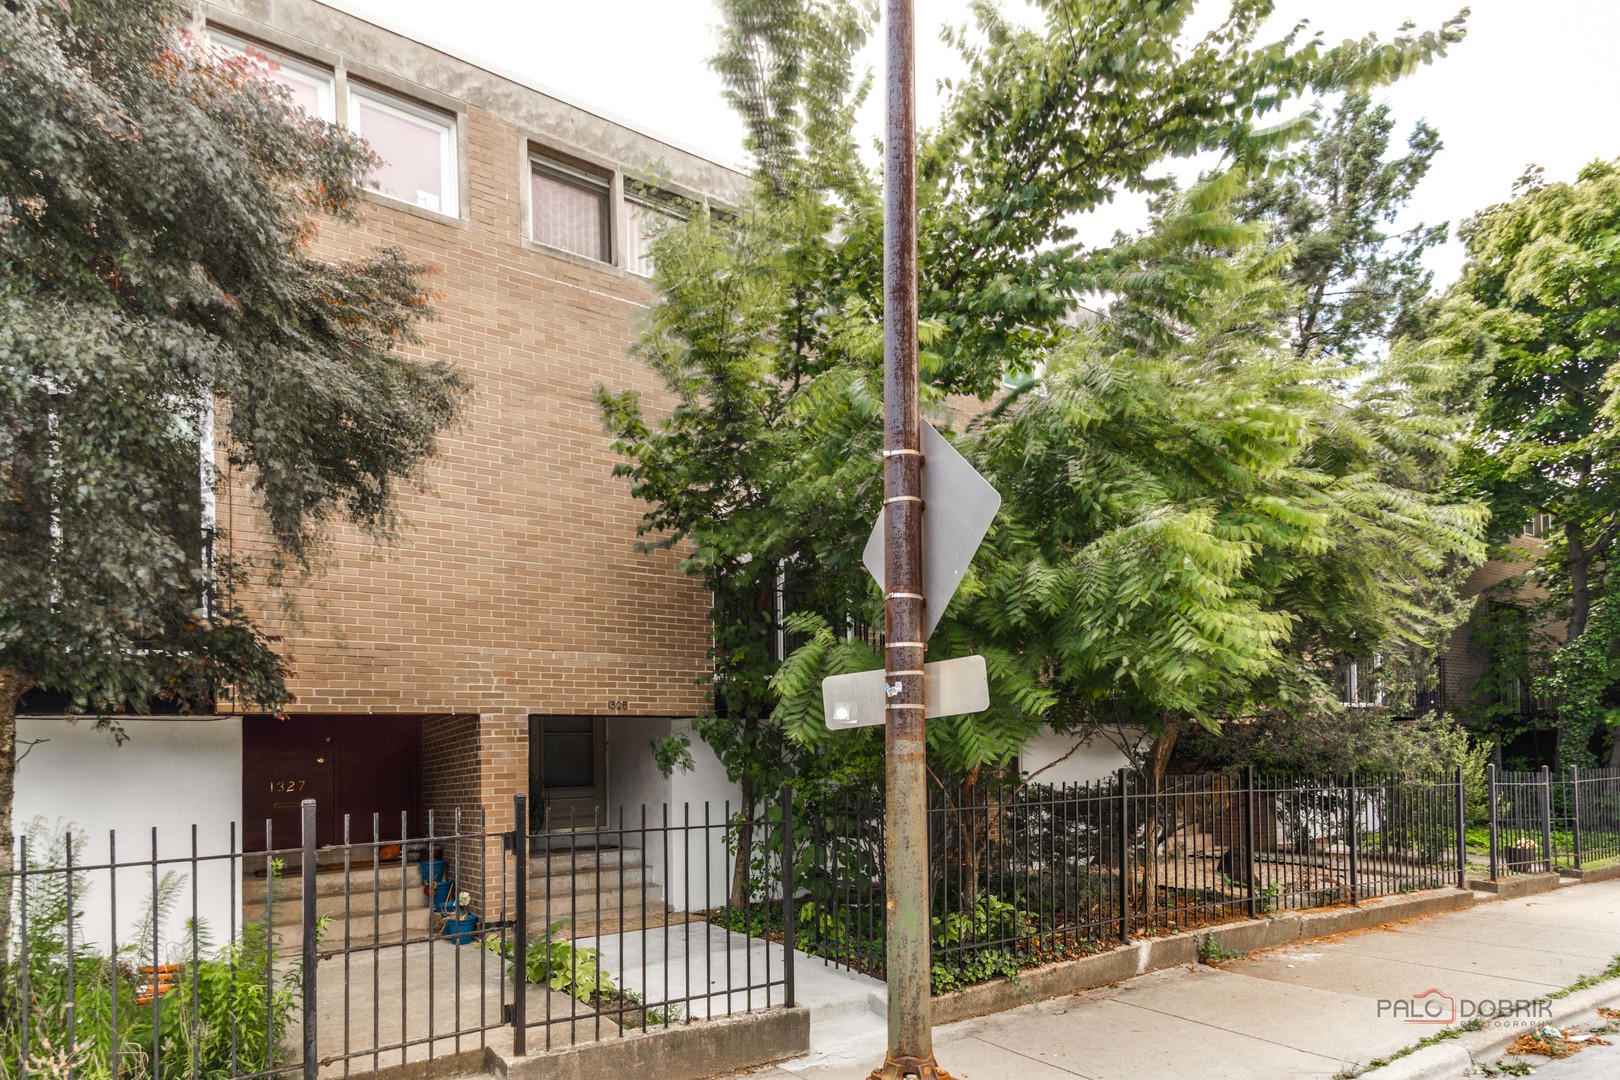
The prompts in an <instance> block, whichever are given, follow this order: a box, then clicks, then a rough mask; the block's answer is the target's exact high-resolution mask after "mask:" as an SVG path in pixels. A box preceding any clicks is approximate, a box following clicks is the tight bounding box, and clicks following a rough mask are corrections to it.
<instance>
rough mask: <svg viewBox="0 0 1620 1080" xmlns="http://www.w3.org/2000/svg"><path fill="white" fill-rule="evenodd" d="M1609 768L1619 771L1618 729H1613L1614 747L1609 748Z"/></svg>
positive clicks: (1619, 737)
mask: <svg viewBox="0 0 1620 1080" xmlns="http://www.w3.org/2000/svg"><path fill="white" fill-rule="evenodd" d="M1609 768H1611V769H1620V727H1616V728H1615V729H1614V745H1613V746H1611V747H1609Z"/></svg>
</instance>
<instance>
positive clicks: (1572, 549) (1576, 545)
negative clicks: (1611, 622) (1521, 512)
mask: <svg viewBox="0 0 1620 1080" xmlns="http://www.w3.org/2000/svg"><path fill="white" fill-rule="evenodd" d="M1564 539H1565V541H1566V542H1567V547H1566V549H1565V551H1566V554H1565V560H1566V562H1567V563H1568V566H1569V628H1568V629H1567V630H1565V631H1564V641H1565V642H1566V643H1567V642H1571V641H1574V640H1575V639H1576V638H1578V637H1580V636H1581V634H1583V633H1584V632H1585V631H1586V621H1587V619H1588V618H1589V617H1590V615H1591V611H1592V589H1591V585H1590V583H1589V581H1588V576H1587V570H1588V569H1589V568H1590V566H1591V560H1592V553H1591V552H1590V551H1588V550H1587V549H1586V543H1585V537H1584V536H1583V535H1582V534H1581V527H1580V526H1579V525H1576V524H1575V523H1574V522H1565V523H1564Z"/></svg>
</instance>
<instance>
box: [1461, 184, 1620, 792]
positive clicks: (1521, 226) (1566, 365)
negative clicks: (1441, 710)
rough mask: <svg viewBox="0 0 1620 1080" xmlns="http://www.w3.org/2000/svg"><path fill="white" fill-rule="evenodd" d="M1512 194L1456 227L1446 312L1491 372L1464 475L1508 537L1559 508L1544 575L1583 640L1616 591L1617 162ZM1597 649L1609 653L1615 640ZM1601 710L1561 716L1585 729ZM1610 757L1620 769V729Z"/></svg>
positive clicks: (1619, 506) (1619, 459)
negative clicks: (1599, 606) (1454, 268)
mask: <svg viewBox="0 0 1620 1080" xmlns="http://www.w3.org/2000/svg"><path fill="white" fill-rule="evenodd" d="M1515 192H1516V197H1515V198H1514V199H1513V200H1512V201H1510V202H1505V203H1501V204H1498V205H1496V206H1493V207H1490V208H1489V209H1487V210H1485V211H1483V212H1481V213H1480V214H1478V215H1476V216H1475V217H1473V218H1471V219H1470V220H1469V221H1467V222H1466V223H1464V225H1463V226H1462V228H1461V230H1460V234H1461V236H1462V238H1463V240H1464V242H1465V243H1466V244H1467V247H1468V257H1469V258H1468V263H1467V265H1466V266H1465V267H1464V269H1463V273H1462V276H1461V278H1460V279H1459V280H1458V282H1457V283H1456V285H1455V286H1454V287H1453V288H1452V290H1451V299H1452V301H1453V309H1452V312H1451V314H1450V318H1451V319H1452V321H1453V322H1455V323H1456V324H1457V325H1458V326H1459V327H1462V328H1465V329H1467V330H1472V331H1473V332H1474V333H1475V334H1476V335H1477V336H1476V339H1475V342H1474V348H1475V350H1476V351H1477V353H1478V354H1479V356H1480V357H1481V358H1482V361H1483V363H1484V364H1485V366H1486V368H1487V372H1488V375H1489V382H1488V384H1487V389H1486V391H1485V395H1484V401H1483V406H1482V410H1481V414H1480V420H1479V435H1478V439H1477V441H1476V443H1475V445H1474V447H1473V449H1472V450H1471V452H1470V453H1469V454H1468V456H1467V458H1466V459H1465V461H1464V462H1463V464H1462V466H1461V468H1460V474H1461V476H1462V478H1463V479H1464V480H1466V481H1467V482H1470V483H1472V484H1474V485H1475V486H1476V487H1477V488H1478V489H1479V490H1480V491H1481V492H1482V493H1483V495H1484V497H1485V498H1486V499H1487V500H1488V501H1489V503H1490V505H1491V508H1492V510H1493V512H1494V515H1495V520H1496V522H1497V531H1498V534H1499V535H1498V539H1501V540H1506V539H1507V538H1509V537H1511V536H1512V535H1513V534H1515V533H1517V532H1518V531H1519V530H1520V529H1521V528H1523V527H1524V525H1525V523H1526V522H1528V521H1529V520H1530V518H1531V517H1532V516H1534V515H1537V514H1548V515H1551V518H1552V521H1553V522H1554V525H1555V528H1556V529H1557V530H1558V534H1557V535H1556V536H1555V537H1553V538H1552V542H1551V543H1550V544H1549V551H1548V556H1549V557H1548V560H1547V564H1546V567H1545V569H1544V571H1543V574H1544V577H1545V580H1546V581H1547V582H1548V584H1549V586H1550V588H1551V591H1552V593H1553V596H1554V600H1555V611H1556V613H1557V614H1560V615H1564V616H1567V619H1568V622H1567V630H1566V634H1565V640H1566V641H1568V642H1575V641H1576V640H1578V639H1579V638H1581V637H1582V635H1583V634H1585V633H1586V632H1587V630H1588V628H1589V624H1590V620H1591V615H1592V610H1593V601H1594V597H1596V596H1600V595H1603V593H1604V592H1605V591H1606V590H1607V588H1608V586H1607V584H1606V577H1607V567H1608V564H1609V561H1610V554H1611V552H1612V550H1613V548H1614V543H1615V539H1616V537H1617V536H1620V483H1616V479H1617V478H1616V475H1615V470H1616V467H1617V463H1620V429H1617V427H1616V403H1615V398H1614V395H1615V392H1616V389H1617V387H1620V371H1617V368H1616V360H1617V359H1620V303H1617V300H1620V163H1616V162H1612V161H1597V162H1593V163H1592V164H1591V165H1588V166H1586V168H1584V169H1582V170H1581V172H1580V174H1579V175H1578V176H1577V177H1576V179H1575V180H1574V181H1573V182H1569V183H1552V184H1549V183H1547V182H1546V181H1545V179H1544V178H1543V176H1542V173H1541V171H1540V170H1539V169H1532V170H1530V171H1529V172H1528V173H1526V174H1525V176H1524V177H1522V178H1521V179H1520V181H1519V182H1518V184H1517V185H1516V187H1515ZM1589 647H1590V648H1592V649H1596V650H1597V651H1598V652H1601V653H1607V652H1611V651H1612V650H1613V649H1614V647H1615V642H1614V641H1613V640H1609V641H1604V642H1593V643H1589ZM1583 648H1584V647H1583ZM1580 700H1587V698H1586V696H1584V695H1583V696H1581V698H1580ZM1568 708H1570V709H1576V708H1578V706H1577V705H1576V704H1575V703H1574V701H1573V700H1572V701H1571V702H1570V704H1569V705H1568ZM1591 719H1592V718H1591V717H1589V716H1586V715H1584V714H1583V715H1582V716H1581V717H1579V718H1577V717H1574V716H1573V715H1570V716H1567V717H1565V722H1566V723H1567V722H1571V721H1573V722H1575V723H1576V724H1577V725H1578V726H1580V727H1582V728H1583V729H1588V730H1589V729H1590V722H1591ZM1569 750H1570V752H1572V753H1576V754H1580V753H1584V752H1585V748H1584V747H1583V746H1574V745H1573V744H1572V745H1571V746H1570V747H1569ZM1610 760H1611V761H1612V762H1614V763H1615V764H1617V765H1620V739H1617V740H1616V742H1615V744H1614V750H1613V751H1612V752H1611V757H1610Z"/></svg>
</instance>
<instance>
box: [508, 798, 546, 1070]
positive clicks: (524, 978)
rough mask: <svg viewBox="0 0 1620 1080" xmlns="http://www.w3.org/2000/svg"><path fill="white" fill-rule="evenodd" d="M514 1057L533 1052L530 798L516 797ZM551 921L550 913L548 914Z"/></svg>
mask: <svg viewBox="0 0 1620 1080" xmlns="http://www.w3.org/2000/svg"><path fill="white" fill-rule="evenodd" d="M512 867H513V869H512V877H513V878H514V879H515V880H514V882H513V893H512V1055H513V1056H514V1057H524V1056H526V1055H527V1054H528V1052H529V980H528V972H529V962H528V961H529V797H528V796H527V795H514V796H512ZM546 917H547V918H550V913H549V912H548V913H547V916H546Z"/></svg>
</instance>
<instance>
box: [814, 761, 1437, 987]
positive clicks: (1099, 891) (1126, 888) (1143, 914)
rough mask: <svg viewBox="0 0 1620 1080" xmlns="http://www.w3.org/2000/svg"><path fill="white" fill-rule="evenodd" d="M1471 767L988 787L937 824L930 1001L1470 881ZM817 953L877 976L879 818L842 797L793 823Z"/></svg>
mask: <svg viewBox="0 0 1620 1080" xmlns="http://www.w3.org/2000/svg"><path fill="white" fill-rule="evenodd" d="M1465 801H1466V787H1465V783H1464V779H1463V777H1462V775H1461V773H1460V772H1459V773H1455V774H1451V775H1445V776H1433V777H1421V778H1412V779H1408V780H1404V781H1398V782H1397V781H1386V780H1378V781H1359V780H1357V779H1356V778H1354V777H1346V778H1342V779H1338V780H1327V779H1325V780H1319V781H1318V780H1298V779H1283V778H1278V777H1265V776H1258V775H1256V774H1255V773H1254V772H1253V771H1252V770H1247V769H1245V770H1236V771H1232V772H1225V773H1213V774H1206V775H1198V776H1176V777H1169V778H1166V779H1165V781H1164V782H1163V783H1162V785H1161V786H1160V787H1159V788H1158V790H1156V791H1148V790H1144V789H1142V788H1141V787H1139V786H1138V784H1137V782H1136V781H1135V780H1134V778H1133V777H1132V776H1131V775H1130V774H1129V773H1127V772H1126V771H1125V770H1120V772H1119V773H1118V774H1116V775H1115V776H1113V777H1110V778H1108V779H1106V780H1101V781H1098V782H1096V783H1090V784H1060V785H1035V784H1029V785H1023V786H1019V787H1016V788H1011V789H994V788H989V789H982V790H980V791H978V792H976V793H974V794H972V795H970V796H967V797H963V798H958V799H951V798H946V797H944V796H941V795H939V794H938V793H937V792H936V794H935V797H934V799H933V802H932V805H931V807H930V812H929V826H930V828H929V835H930V844H931V864H932V865H931V870H932V875H931V876H932V919H933V927H932V928H933V955H934V983H935V988H936V990H942V989H949V988H951V987H953V986H957V985H961V984H964V983H968V982H972V981H977V980H978V979H981V978H984V977H987V976H989V975H994V974H998V973H1011V972H1014V971H1016V970H1018V969H1019V968H1022V967H1025V966H1028V965H1029V964H1030V963H1032V962H1040V961H1043V960H1047V959H1053V958H1059V957H1065V956H1074V955H1083V954H1085V953H1089V952H1095V951H1098V950H1100V949H1103V948H1107V947H1109V946H1112V945H1114V944H1117V943H1118V942H1121V941H1128V940H1129V939H1131V938H1132V937H1135V936H1144V935H1153V934H1158V933H1164V932H1172V931H1177V930H1187V929H1193V928H1196V927H1199V926H1205V925H1211V924H1214V923H1219V922H1224V921H1230V920H1233V919H1239V918H1252V917H1256V916H1259V915H1263V914H1266V913H1270V912H1276V911H1283V910H1289V909H1301V908H1312V907H1321V906H1326V905H1332V904H1355V903H1358V902H1360V901H1361V900H1365V899H1370V898H1373V897H1379V896H1388V895H1394V894H1399V893H1406V892H1412V891H1416V890H1420V889H1432V888H1440V887H1444V886H1448V885H1452V886H1455V885H1461V884H1463V881H1464V875H1465V869H1466V861H1467V854H1466V851H1465V848H1464V845H1465V829H1466V820H1465V816H1466V811H1465ZM799 850H800V854H799V861H800V874H801V877H800V884H801V888H802V889H803V890H804V891H803V893H802V894H801V897H800V902H799V904H798V909H797V920H798V923H799V926H798V930H799V933H800V935H801V941H802V943H803V947H804V948H805V950H806V951H807V952H810V953H812V954H815V955H819V956H821V957H823V958H824V959H826V960H827V961H828V962H830V963H834V964H837V965H840V966H844V967H849V968H852V969H855V970H860V971H865V972H868V973H870V974H873V975H877V976H880V977H881V975H882V974H883V948H884V941H883V813H882V806H881V804H880V803H878V802H876V801H873V800H869V799H863V798H857V797H847V796H834V797H832V798H830V799H828V798H823V799H821V800H818V802H817V804H816V805H814V806H810V807H807V808H806V809H805V810H804V812H803V813H802V814H801V819H800V837H799Z"/></svg>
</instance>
